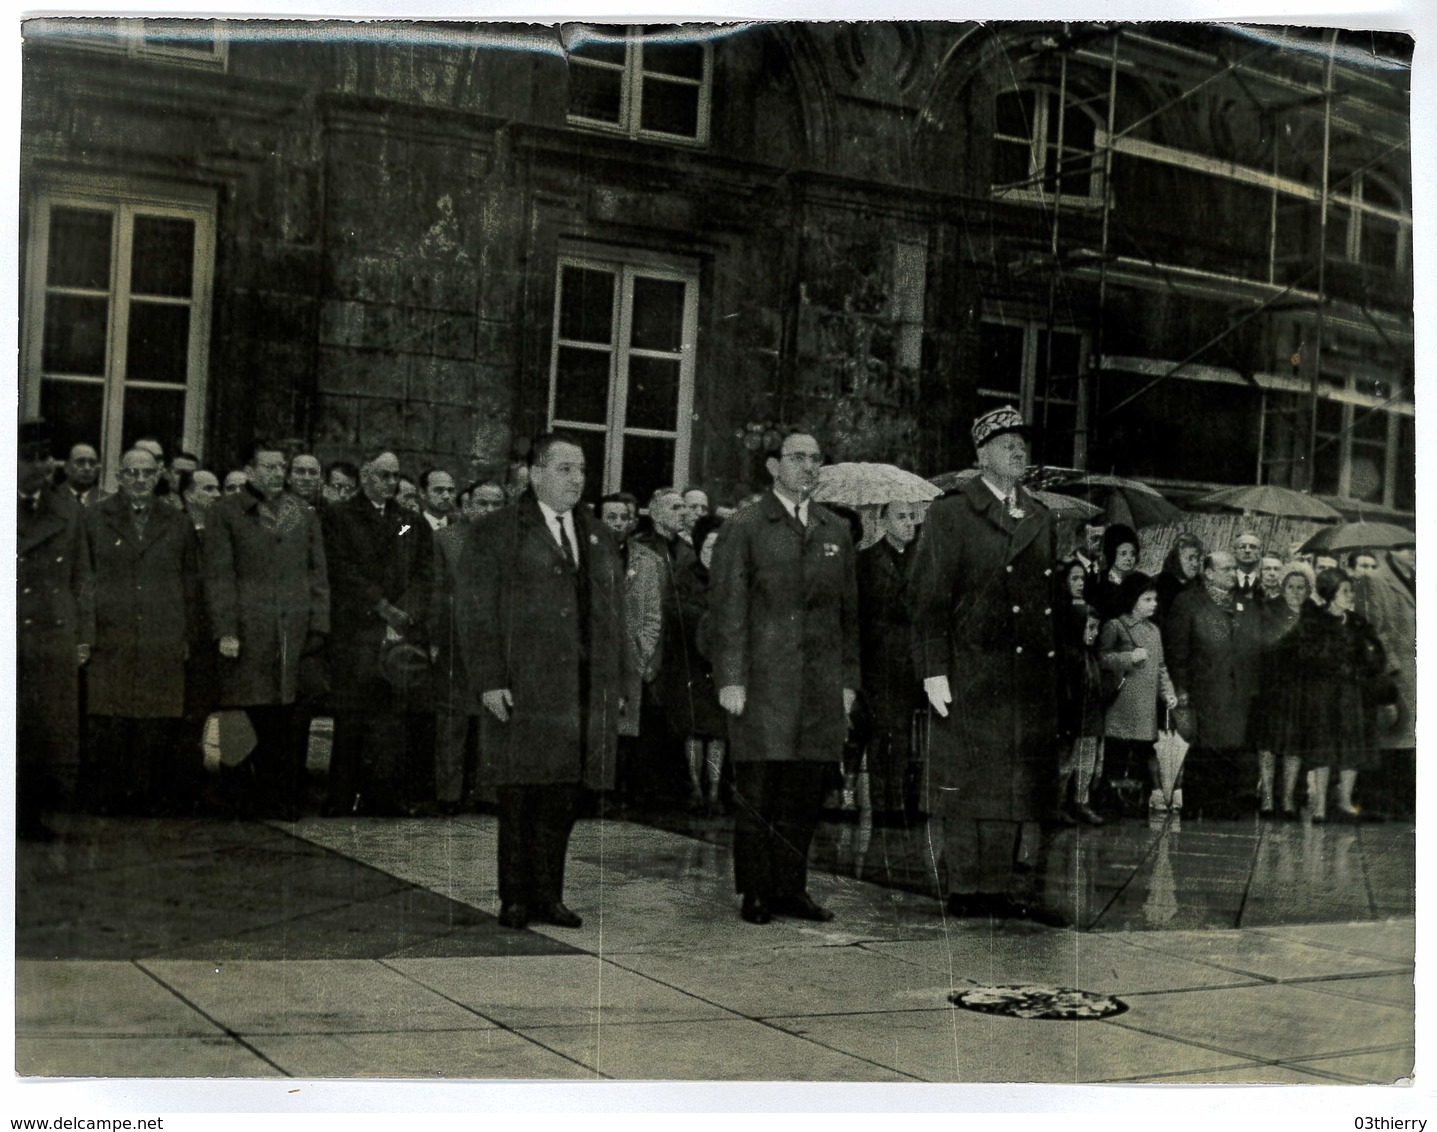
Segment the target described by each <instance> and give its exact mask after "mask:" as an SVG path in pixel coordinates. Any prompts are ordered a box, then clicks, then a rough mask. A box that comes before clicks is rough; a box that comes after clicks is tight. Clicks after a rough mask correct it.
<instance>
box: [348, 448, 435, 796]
mask: <svg viewBox="0 0 1437 1132" xmlns="http://www.w3.org/2000/svg"><path fill="white" fill-rule="evenodd" d="M359 487H360V490H359V492H358V493H357V494H356V495H354V496H352V497H351V498H349V499H347V500H345V501H344V502H342V503H331V504H330V505H329V506H327V507H326V508H325V509H324V511H323V512H321V515H322V517H323V526H324V551H325V559H326V561H327V562H328V564H329V585H330V641H329V662H330V676H331V680H332V685H333V688H332V691H333V696H334V743H333V748H332V754H331V756H330V764H329V793H328V799H327V801H326V803H325V809H324V812H325V813H326V814H328V815H333V816H342V815H346V814H350V813H354V812H355V811H356V799H358V808H360V809H362V810H363V811H364V812H366V813H374V814H397V813H408V812H410V810H411V809H412V808H413V804H414V802H415V801H416V799H418V798H422V797H424V796H426V795H427V794H428V793H430V792H431V791H432V789H433V786H432V783H433V771H432V767H433V760H432V758H431V759H429V760H427V764H426V763H425V761H424V760H423V758H422V752H421V749H420V746H419V744H421V743H422V742H423V736H424V734H425V731H426V723H427V722H428V721H427V720H425V718H424V716H423V714H421V712H420V710H419V708H420V707H421V706H423V705H419V704H414V705H413V706H411V700H410V697H409V695H408V694H407V693H406V692H405V691H404V690H403V689H402V688H400V687H396V686H395V685H394V684H393V683H391V681H390V679H389V678H387V677H386V675H385V670H384V669H383V668H381V665H380V661H381V657H382V656H383V655H384V653H385V652H386V649H392V648H393V647H394V646H396V645H398V644H400V643H404V644H410V645H417V646H419V647H421V648H423V649H424V650H425V651H426V652H427V650H428V647H429V641H428V633H427V631H426V628H427V625H426V618H427V616H428V607H429V594H430V590H431V588H432V584H433V573H432V570H433V546H434V536H433V534H432V533H431V532H430V530H429V526H428V524H426V523H425V522H424V518H423V516H421V515H417V514H415V513H413V512H411V511H406V510H403V509H402V508H400V506H399V505H398V504H397V503H396V502H395V493H396V491H397V490H398V487H399V459H398V457H396V456H395V455H394V453H393V452H379V453H376V454H375V455H374V456H373V457H372V458H371V459H369V460H368V461H366V462H365V463H364V464H363V465H362V466H361V467H360V469H359ZM411 655H412V653H411ZM427 732H428V735H429V737H430V742H431V747H430V749H431V750H432V739H433V730H432V726H431V727H428V728H427ZM416 779H419V780H420V781H416ZM426 783H427V785H426Z"/></svg>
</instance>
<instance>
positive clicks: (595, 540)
mask: <svg viewBox="0 0 1437 1132" xmlns="http://www.w3.org/2000/svg"><path fill="white" fill-rule="evenodd" d="M589 545H590V546H598V545H599V536H598V535H590V536H589Z"/></svg>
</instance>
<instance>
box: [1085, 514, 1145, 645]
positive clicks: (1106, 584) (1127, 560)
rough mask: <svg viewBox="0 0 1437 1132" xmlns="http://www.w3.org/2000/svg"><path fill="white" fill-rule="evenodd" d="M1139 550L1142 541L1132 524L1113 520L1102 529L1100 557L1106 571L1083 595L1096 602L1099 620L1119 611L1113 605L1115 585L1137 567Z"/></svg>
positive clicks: (1116, 590) (1091, 602)
mask: <svg viewBox="0 0 1437 1132" xmlns="http://www.w3.org/2000/svg"><path fill="white" fill-rule="evenodd" d="M1141 553H1142V543H1140V542H1139V541H1138V532H1137V531H1135V530H1133V528H1132V527H1129V526H1127V525H1125V524H1123V523H1114V524H1113V525H1112V526H1111V527H1109V528H1108V529H1107V530H1106V531H1104V532H1103V557H1104V558H1105V559H1106V560H1107V562H1108V572H1107V573H1106V574H1104V575H1103V576H1102V577H1101V578H1099V579H1098V584H1097V585H1096V586H1093V587H1091V589H1090V591H1089V592H1088V593H1087V595H1086V597H1087V601H1088V603H1089V604H1090V605H1095V606H1097V608H1098V616H1099V617H1100V618H1101V619H1102V620H1103V621H1111V620H1112V619H1113V618H1114V617H1117V616H1118V615H1119V614H1120V613H1122V612H1123V611H1122V610H1120V609H1118V608H1116V606H1115V602H1116V600H1117V596H1118V587H1119V586H1121V585H1122V584H1123V579H1124V578H1126V577H1127V576H1128V575H1129V574H1131V573H1132V572H1133V571H1134V570H1136V569H1137V568H1138V555H1139V554H1141Z"/></svg>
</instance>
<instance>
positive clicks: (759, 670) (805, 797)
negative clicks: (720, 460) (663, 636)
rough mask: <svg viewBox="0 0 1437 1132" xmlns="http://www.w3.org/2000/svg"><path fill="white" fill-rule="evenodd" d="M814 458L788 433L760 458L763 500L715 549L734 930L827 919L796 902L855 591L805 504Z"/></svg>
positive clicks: (832, 736) (840, 711)
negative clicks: (730, 786)
mask: <svg viewBox="0 0 1437 1132" xmlns="http://www.w3.org/2000/svg"><path fill="white" fill-rule="evenodd" d="M822 463H823V457H822V454H821V452H820V450H819V446H818V441H817V440H815V439H814V438H813V437H812V436H811V435H809V434H807V433H802V432H795V433H792V434H790V435H789V436H786V437H784V438H782V440H781V442H780V444H779V445H778V446H777V447H775V448H773V449H772V450H770V452H769V455H768V460H767V466H768V472H769V475H771V476H772V477H773V489H772V490H771V491H769V492H767V493H765V494H764V496H763V497H762V499H760V500H759V501H758V502H756V503H754V504H753V505H752V506H750V507H746V508H744V509H743V510H741V511H739V512H738V513H737V514H736V515H734V516H733V517H732V518H730V519H729V520H728V521H727V522H726V523H725V524H724V527H723V531H722V533H721V534H720V535H719V539H718V542H717V543H716V544H715V546H714V556H713V568H712V572H711V578H710V604H709V618H710V622H711V624H710V638H709V639H710V649H711V653H710V655H711V656H712V658H713V662H714V683H715V684H716V685H717V686H718V690H719V702H720V703H721V704H722V705H723V707H724V709H725V710H726V711H727V712H728V713H729V715H730V717H731V718H730V721H729V744H730V749H731V751H732V753H733V765H734V803H735V807H736V816H735V819H734V887H735V888H736V889H737V890H738V891H739V892H740V893H742V894H743V909H742V915H743V918H744V919H745V920H746V921H748V922H749V923H755V924H765V923H768V922H769V920H770V919H771V918H772V917H773V915H775V914H778V915H787V916H797V917H800V918H802V919H807V920H819V921H824V920H831V919H832V918H833V913H832V912H830V911H829V910H828V909H826V908H823V907H821V906H820V905H819V904H818V903H816V902H815V901H814V900H813V898H812V897H811V896H810V895H809V893H808V850H809V846H810V845H811V843H812V841H813V834H814V830H815V829H816V828H817V826H818V818H819V814H820V812H821V810H822V806H823V789H824V776H825V772H826V771H831V770H832V769H833V768H834V764H836V763H838V761H839V760H840V759H841V758H842V755H843V742H844V737H845V735H846V734H847V730H848V715H849V713H850V712H851V711H852V710H853V703H854V699H855V697H856V696H857V694H858V686H859V662H858V583H857V580H856V575H855V572H854V561H853V543H852V540H851V539H850V537H849V533H848V524H846V523H845V522H843V521H842V520H841V519H839V518H838V517H837V516H836V515H834V514H833V513H832V512H831V511H829V510H827V509H826V508H824V507H822V506H821V505H819V504H817V503H813V502H811V501H810V499H809V496H810V495H812V493H813V489H814V488H815V487H816V486H817V484H818V470H819V468H820V467H821V466H822Z"/></svg>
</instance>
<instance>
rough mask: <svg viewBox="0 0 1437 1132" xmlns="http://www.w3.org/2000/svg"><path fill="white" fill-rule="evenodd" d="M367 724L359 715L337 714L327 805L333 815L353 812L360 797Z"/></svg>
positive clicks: (366, 720) (364, 717)
mask: <svg viewBox="0 0 1437 1132" xmlns="http://www.w3.org/2000/svg"><path fill="white" fill-rule="evenodd" d="M368 724H369V720H368V718H367V717H366V716H364V715H363V714H360V713H358V712H347V711H336V712H335V713H334V736H333V739H332V741H331V744H330V754H329V786H328V789H327V791H326V801H325V808H326V809H327V810H328V811H329V812H331V813H334V814H348V813H351V812H353V809H354V799H355V796H356V795H357V794H358V793H359V777H360V766H361V760H362V758H363V754H364V736H365V732H366V730H367V729H368Z"/></svg>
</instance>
